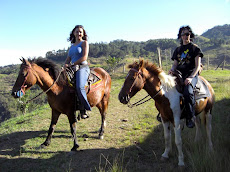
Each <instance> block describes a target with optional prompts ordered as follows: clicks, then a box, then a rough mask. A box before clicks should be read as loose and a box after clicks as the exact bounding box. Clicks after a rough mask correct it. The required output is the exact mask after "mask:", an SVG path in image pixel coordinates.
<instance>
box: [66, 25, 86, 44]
mask: <svg viewBox="0 0 230 172" xmlns="http://www.w3.org/2000/svg"><path fill="white" fill-rule="evenodd" d="M77 28H82V29H83V35H84V36H83V37H82V39H83V40H85V41H87V40H88V36H87V34H86V31H85V29H84V27H83V26H82V25H76V26H75V27H74V28H73V30H72V32H70V36H69V38H68V41H70V42H71V43H75V42H76V38H75V36H74V34H73V32H74V31H75V29H77Z"/></svg>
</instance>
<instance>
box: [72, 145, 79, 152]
mask: <svg viewBox="0 0 230 172" xmlns="http://www.w3.org/2000/svg"><path fill="white" fill-rule="evenodd" d="M77 148H79V145H75V146H74V147H73V148H72V149H71V151H77Z"/></svg>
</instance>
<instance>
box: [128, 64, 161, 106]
mask: <svg viewBox="0 0 230 172" xmlns="http://www.w3.org/2000/svg"><path fill="white" fill-rule="evenodd" d="M130 70H132V71H135V72H137V77H138V75H141V74H142V72H141V71H140V70H139V71H138V70H136V69H134V68H132V69H130ZM137 77H136V78H137ZM136 78H135V79H134V81H133V84H132V86H131V87H130V89H129V93H128V97H129V94H130V93H131V91H132V88H133V86H134V84H135V81H136ZM144 84H145V82H143V83H142V85H144ZM162 88H163V87H162V86H161V87H160V89H159V90H158V91H157V93H156V94H155V95H154V96H153V97H150V98H149V99H147V100H145V99H146V98H148V97H149V96H150V95H149V94H148V95H147V96H145V97H144V98H142V99H141V100H139V101H137V102H136V103H133V104H131V103H130V101H128V107H129V108H132V107H134V106H139V105H141V104H143V103H145V102H147V101H149V100H151V99H154V98H155V97H156V96H157V95H158V94H159V93H160V91H161V90H162ZM129 100H130V98H129Z"/></svg>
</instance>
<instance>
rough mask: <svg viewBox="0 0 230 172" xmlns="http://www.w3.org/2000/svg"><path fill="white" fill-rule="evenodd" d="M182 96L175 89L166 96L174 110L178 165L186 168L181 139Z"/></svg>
mask: <svg viewBox="0 0 230 172" xmlns="http://www.w3.org/2000/svg"><path fill="white" fill-rule="evenodd" d="M180 95H181V94H180V93H179V92H178V91H177V90H176V88H175V87H174V88H172V89H170V90H169V91H167V92H166V93H165V96H166V97H167V98H168V100H169V102H170V108H171V109H172V112H173V117H174V124H175V127H174V132H175V143H176V146H177V149H178V161H179V162H178V165H179V166H184V155H183V152H182V139H181V128H182V126H181V125H180V122H181V120H180V115H181V109H180ZM165 150H166V149H165ZM163 155H164V154H163ZM163 155H162V156H163Z"/></svg>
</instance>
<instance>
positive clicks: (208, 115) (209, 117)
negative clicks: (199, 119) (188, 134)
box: [205, 112, 213, 151]
mask: <svg viewBox="0 0 230 172" xmlns="http://www.w3.org/2000/svg"><path fill="white" fill-rule="evenodd" d="M205 117H206V132H207V137H208V145H209V149H210V150H211V151H212V150H213V144H212V138H211V132H212V115H211V113H209V112H208V113H206V114H205Z"/></svg>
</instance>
